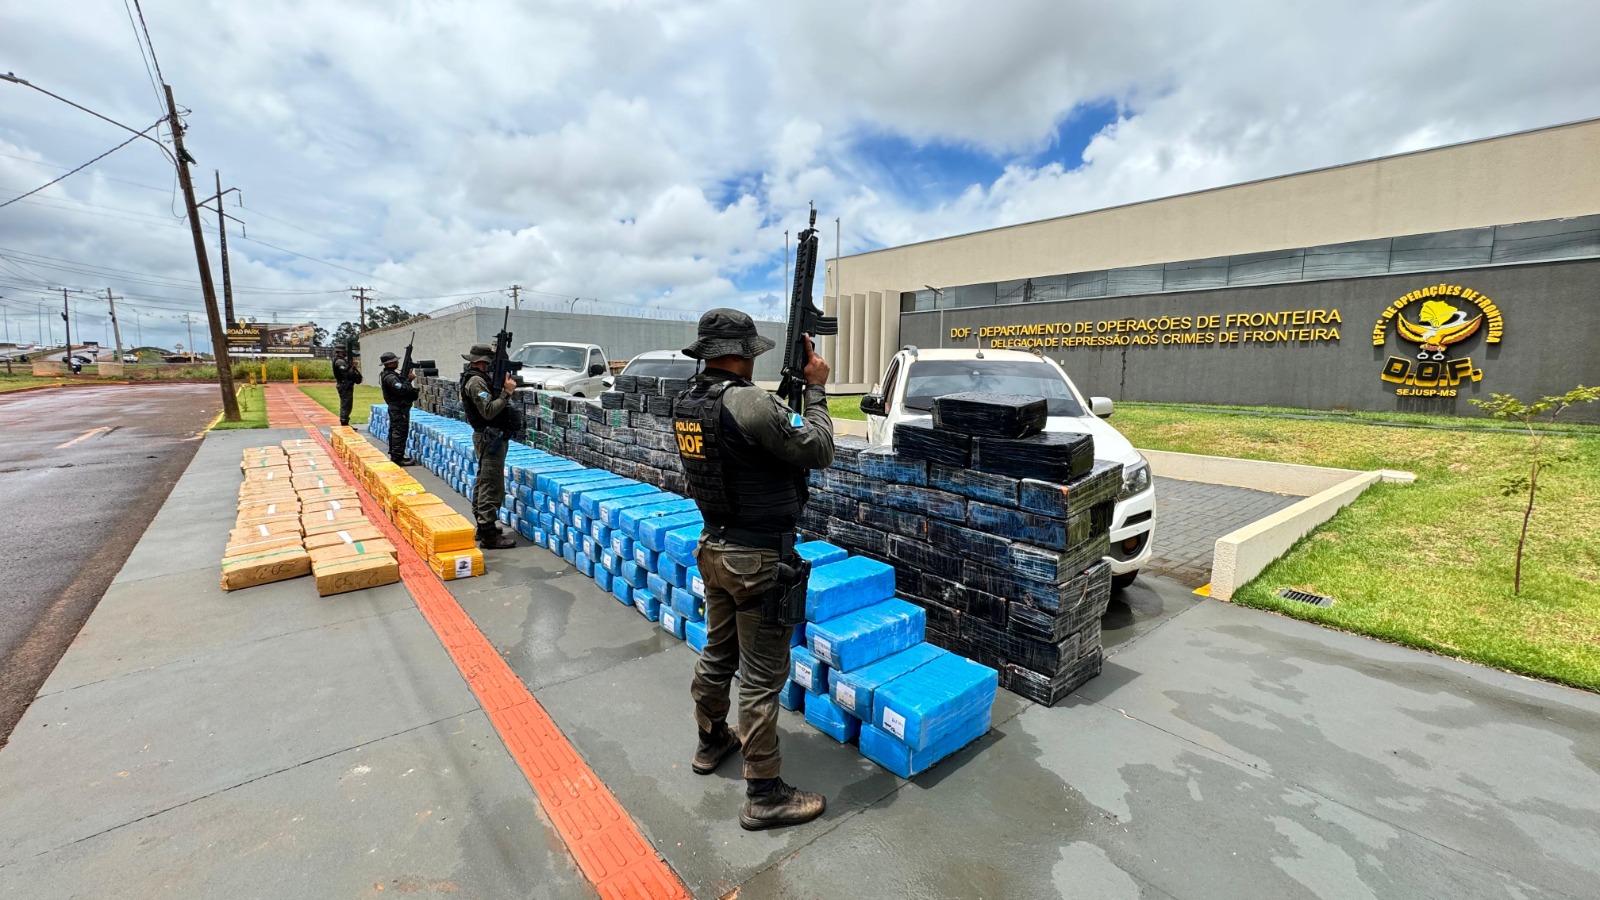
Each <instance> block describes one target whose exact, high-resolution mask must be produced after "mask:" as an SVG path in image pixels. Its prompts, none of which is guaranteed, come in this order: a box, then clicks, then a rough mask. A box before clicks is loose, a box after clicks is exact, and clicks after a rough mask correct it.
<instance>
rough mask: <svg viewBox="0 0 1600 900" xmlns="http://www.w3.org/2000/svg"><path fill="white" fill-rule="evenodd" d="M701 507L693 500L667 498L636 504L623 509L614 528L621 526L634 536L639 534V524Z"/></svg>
mask: <svg viewBox="0 0 1600 900" xmlns="http://www.w3.org/2000/svg"><path fill="white" fill-rule="evenodd" d="M698 508H699V507H697V506H695V505H694V501H693V500H665V501H662V502H660V503H647V504H645V505H643V506H634V507H630V508H628V509H624V510H622V512H620V513H618V514H617V524H616V525H613V526H612V527H613V528H621V529H622V530H623V531H626V532H628V533H629V534H631V535H633V536H634V537H638V536H639V524H640V523H641V522H647V521H649V520H651V519H655V518H659V517H661V516H670V515H674V514H677V513H683V512H689V511H691V510H696V509H698Z"/></svg>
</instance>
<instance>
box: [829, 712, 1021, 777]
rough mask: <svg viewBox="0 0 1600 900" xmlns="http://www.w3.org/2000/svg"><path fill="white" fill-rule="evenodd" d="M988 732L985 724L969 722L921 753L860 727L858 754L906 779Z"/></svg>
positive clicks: (880, 732) (876, 730)
mask: <svg viewBox="0 0 1600 900" xmlns="http://www.w3.org/2000/svg"><path fill="white" fill-rule="evenodd" d="M988 730H989V723H988V722H987V721H985V720H980V719H972V720H970V721H969V722H967V723H965V725H964V726H963V727H962V729H961V730H959V731H957V732H955V733H953V734H951V735H949V736H948V737H946V738H945V739H944V740H942V741H939V742H937V743H935V744H934V745H932V746H930V747H928V748H926V749H923V750H913V749H911V748H910V747H907V746H906V745H905V744H904V743H902V742H900V741H899V740H896V739H895V737H894V735H892V734H889V733H888V732H886V731H884V730H882V729H880V728H874V727H873V726H871V725H867V724H863V725H862V726H861V737H860V743H861V755H862V756H865V757H866V758H867V759H870V760H872V761H873V762H875V763H877V764H878V765H880V766H883V767H884V768H885V769H888V770H889V771H891V772H893V773H894V774H896V775H899V776H900V777H901V778H910V777H911V776H913V775H916V774H918V773H920V772H926V771H927V770H928V768H929V767H931V766H932V765H933V764H934V763H936V762H938V761H939V760H941V759H944V758H945V757H946V756H949V755H950V754H952V753H954V752H956V751H957V750H960V749H961V748H962V747H965V746H966V745H968V744H970V743H972V742H973V741H975V740H977V739H978V738H980V737H983V736H984V734H985V733H987V732H988Z"/></svg>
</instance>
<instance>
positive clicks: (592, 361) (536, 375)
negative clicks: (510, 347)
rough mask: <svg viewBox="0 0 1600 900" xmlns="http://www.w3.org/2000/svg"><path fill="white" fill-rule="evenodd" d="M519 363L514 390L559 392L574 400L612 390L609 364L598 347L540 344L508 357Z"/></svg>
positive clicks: (522, 347) (545, 342) (524, 348)
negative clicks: (533, 389)
mask: <svg viewBox="0 0 1600 900" xmlns="http://www.w3.org/2000/svg"><path fill="white" fill-rule="evenodd" d="M511 358H512V359H513V360H515V361H516V362H520V363H522V370H521V371H519V372H518V373H517V374H516V376H515V377H516V379H517V386H518V387H525V388H537V389H541V390H546V391H561V392H563V393H567V394H571V395H572V396H574V397H598V396H599V395H600V392H601V391H604V390H607V389H609V388H610V387H611V363H610V362H609V361H608V357H607V356H606V352H605V350H604V349H603V348H602V347H601V346H600V345H599V344H563V343H556V342H554V341H539V342H534V343H529V344H523V345H522V346H521V347H519V348H517V351H516V352H515V353H513V354H511Z"/></svg>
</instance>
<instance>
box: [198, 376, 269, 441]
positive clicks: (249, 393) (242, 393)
mask: <svg viewBox="0 0 1600 900" xmlns="http://www.w3.org/2000/svg"><path fill="white" fill-rule="evenodd" d="M265 427H267V398H266V396H265V394H263V393H262V389H261V386H260V385H255V384H247V385H245V386H244V387H242V388H239V421H237V422H228V421H224V420H218V421H217V424H215V425H213V426H211V428H212V430H214V431H233V430H235V429H239V428H265Z"/></svg>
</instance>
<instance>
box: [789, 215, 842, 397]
mask: <svg viewBox="0 0 1600 900" xmlns="http://www.w3.org/2000/svg"><path fill="white" fill-rule="evenodd" d="M816 275H817V208H816V207H815V206H813V207H812V208H811V224H810V225H809V226H808V227H807V228H806V230H805V231H802V232H800V240H799V244H798V246H797V247H796V248H795V254H794V289H793V290H792V291H791V292H790V294H789V328H788V331H787V332H786V334H785V337H784V346H783V370H782V372H781V373H780V377H779V381H778V396H779V397H780V398H781V399H782V400H783V401H784V402H785V403H788V404H789V408H790V409H792V410H794V411H795V412H804V407H805V392H806V379H805V374H804V373H805V368H806V363H807V362H808V361H809V360H810V359H811V352H810V351H809V350H807V349H806V335H812V336H814V337H823V336H827V335H834V334H838V333H839V320H838V319H837V318H835V317H833V316H825V315H823V314H822V310H820V309H817V307H816V305H815V304H814V303H812V302H811V283H812V281H814V280H815V278H816Z"/></svg>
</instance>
